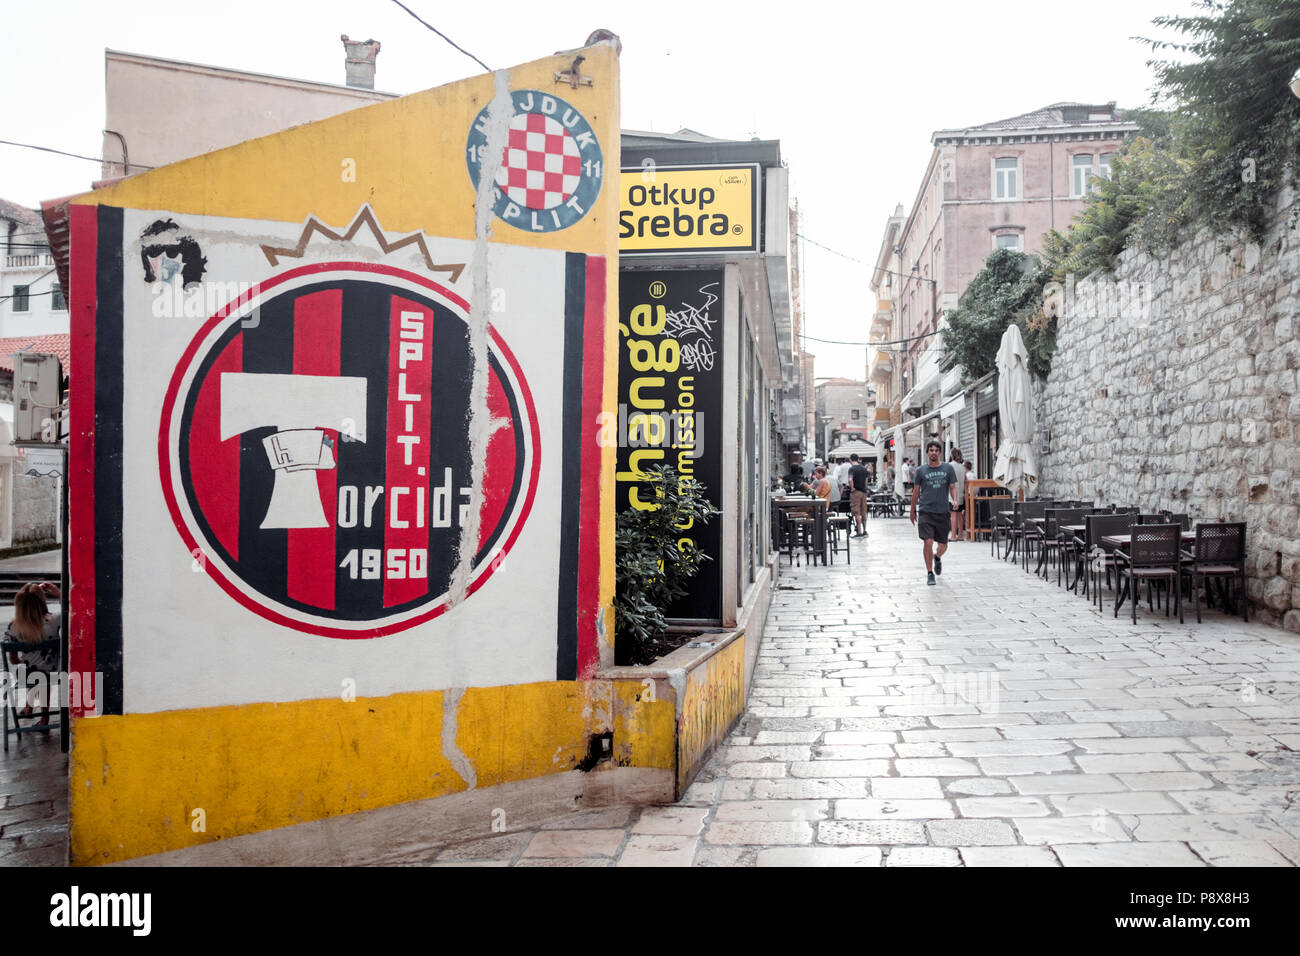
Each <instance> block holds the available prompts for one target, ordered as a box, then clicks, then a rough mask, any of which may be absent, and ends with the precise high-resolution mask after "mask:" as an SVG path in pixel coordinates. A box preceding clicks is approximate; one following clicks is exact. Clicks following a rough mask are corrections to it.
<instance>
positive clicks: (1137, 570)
mask: <svg viewBox="0 0 1300 956" xmlns="http://www.w3.org/2000/svg"><path fill="white" fill-rule="evenodd" d="M1130 531H1131V543H1130V545H1129V551H1128V553H1127V554H1125V553H1124V552H1123V551H1121V550H1118V549H1117V550H1116V552H1115V571H1116V574H1117V575H1118V580H1117V581H1116V591H1115V617H1119V606H1120V604H1122V603H1123V602H1124V595H1125V594H1129V593H1131V596H1132V604H1133V607H1132V613H1133V623H1134V624H1136V623H1137V602H1138V595H1139V592H1138V588H1139V586H1140V584H1141V582H1146V586H1147V607H1148V608H1151V609H1154V608H1153V607H1152V601H1151V594H1152V586H1153V585H1154V584H1155V583H1156V582H1157V581H1164V582H1168V583H1169V585H1170V588H1169V590H1170V591H1171V592H1172V595H1173V599H1174V607H1175V608H1176V609H1177V611H1178V623H1179V624H1181V623H1183V600H1182V589H1181V588H1180V587H1178V582H1179V580H1180V578H1181V576H1182V552H1181V551H1180V550H1179V548H1178V544H1179V536H1180V535H1181V534H1182V528H1180V527H1179V526H1178V525H1176V524H1140V525H1133V526H1132V528H1131V529H1130ZM1120 584H1122V585H1123V588H1122V589H1121V588H1120V587H1119V585H1120ZM1165 616H1166V617H1168V616H1169V599H1168V597H1166V599H1165Z"/></svg>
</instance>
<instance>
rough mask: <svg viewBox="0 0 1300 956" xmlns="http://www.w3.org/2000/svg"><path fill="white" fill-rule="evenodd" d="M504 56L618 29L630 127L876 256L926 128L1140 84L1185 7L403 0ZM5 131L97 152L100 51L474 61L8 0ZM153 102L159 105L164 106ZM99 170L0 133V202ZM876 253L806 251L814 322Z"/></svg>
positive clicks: (282, 70)
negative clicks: (722, 145)
mask: <svg viewBox="0 0 1300 956" xmlns="http://www.w3.org/2000/svg"><path fill="white" fill-rule="evenodd" d="M403 2H405V3H406V5H407V6H409V7H410V8H411V9H413V10H414V11H415V12H417V13H419V14H420V15H421V16H422V17H423V18H424V19H425V20H427V21H429V22H430V23H432V24H433V25H434V26H436V27H438V29H440V30H441V31H442V32H444V33H446V34H447V35H448V36H450V37H451V39H453V40H454V41H456V42H457V43H458V44H459V45H460V46H462V47H464V48H465V49H467V50H468V51H470V52H471V53H473V54H474V55H476V56H477V57H479V58H480V59H482V60H483V61H484V62H485V63H487V65H488V66H490V67H492V68H494V69H497V68H502V67H508V66H512V65H514V64H516V63H522V62H526V61H528V60H533V59H537V58H539V57H541V56H545V55H547V54H550V53H554V52H555V51H557V50H563V49H572V48H574V47H577V46H580V45H581V44H582V42H583V40H585V39H586V37H587V35H588V34H589V33H590V32H591V31H592V30H594V29H596V28H598V27H605V28H607V29H610V30H613V31H614V32H615V33H617V34H619V36H620V37H621V38H622V41H623V55H622V85H623V104H622V109H623V127H624V128H626V129H653V130H657V131H670V132H671V131H675V130H677V129H679V128H681V127H689V128H691V129H694V130H698V131H699V132H702V133H706V134H709V135H712V136H721V137H728V138H736V139H748V138H750V137H753V136H758V137H759V138H762V139H779V140H781V153H782V157H783V158H784V159H785V160H786V162H787V163H788V165H789V166H790V170H791V179H792V185H791V189H792V194H793V195H794V197H795V198H796V199H797V200H798V202H799V206H800V209H801V210H802V213H803V232H804V233H805V235H807V236H808V237H809V238H810V239H812V240H815V241H816V242H818V243H821V244H823V245H826V246H830V247H831V248H833V249H836V250H839V251H840V252H843V253H845V254H847V255H849V256H852V257H854V258H857V259H860V260H862V261H863V263H867V262H874V259H875V255H876V252H877V250H878V249H879V245H880V239H881V235H882V233H883V230H884V225H885V220H886V219H887V218H888V217H889V215H890V214H891V212H892V211H893V209H894V206H895V205H896V204H898V203H900V202H901V203H902V204H903V205H904V207H905V208H910V204H911V202H912V198H913V196H914V195H915V193H916V189H917V187H918V185H919V184H920V178H921V175H922V174H923V173H924V171H925V165H926V163H927V161H928V160H929V155H930V149H931V147H930V134H931V133H932V132H933V131H934V130H936V129H946V128H953V127H963V126H971V125H976V124H980V123H986V122H990V121H992V120H996V119H1001V118H1003V117H1007V116H1014V115H1016V114H1018V113H1025V112H1029V111H1030V110H1032V109H1036V108H1038V107H1040V106H1045V105H1047V104H1049V103H1054V102H1058V101H1061V100H1078V101H1083V102H1093V103H1102V102H1107V101H1109V100H1116V101H1118V103H1119V105H1120V106H1121V107H1131V106H1138V105H1144V104H1145V103H1146V102H1147V101H1148V99H1149V92H1150V86H1151V71H1150V70H1149V68H1148V67H1147V65H1146V61H1147V60H1148V59H1150V58H1151V53H1150V50H1149V48H1148V47H1146V46H1145V45H1143V44H1140V43H1138V42H1137V41H1135V40H1133V39H1132V37H1135V36H1147V37H1151V36H1164V37H1165V38H1170V37H1169V35H1168V34H1167V33H1163V34H1162V33H1161V32H1160V31H1158V30H1157V29H1156V28H1155V27H1154V26H1153V25H1152V24H1151V19H1152V17H1155V16H1158V15H1170V14H1186V13H1189V12H1191V11H1192V9H1193V4H1192V0H1092V2H1089V3H1082V4H1081V3H1073V2H1071V3H1066V2H1060V0H1050V2H1049V0H1038V2H1034V3H1031V4H1020V3H1015V2H1005V0H999V2H985V0H919V2H895V0H889V2H884V3H882V2H879V0H870V2H860V3H831V2H825V0H796V2H792V3H757V2H749V3H717V2H716V0H707V2H706V0H691V2H681V0H663V2H657V3H645V2H636V3H631V2H607V3H605V4H602V5H596V4H559V3H554V2H552V3H536V2H535V3H523V2H520V0H496V2H492V3H475V2H471V3H466V4H457V5H452V4H447V3H444V2H436V0H403ZM3 21H4V27H5V30H4V33H5V38H6V43H5V55H4V57H3V58H0V89H3V90H4V93H3V97H2V98H0V139H5V140H14V141H17V142H23V143H35V144H39V145H43V146H52V147H54V148H56V149H62V150H66V151H68V152H73V153H80V154H83V155H87V156H97V155H99V151H100V147H101V134H100V130H101V129H102V127H103V125H104V50H105V48H112V49H117V50H124V51H127V52H131V53H143V54H148V55H152V56H161V57H168V58H172V59H179V60H190V61H194V62H197V63H205V64H211V65H215V66H225V67H232V68H237V69H244V70H252V71H255V72H259V73H271V74H276V75H281V76H290V77H296V78H300V79H308V80H317V81H323V82H332V83H340V84H341V83H343V82H344V75H343V45H342V43H340V42H339V35H340V34H342V33H346V34H348V35H349V36H350V37H351V38H353V39H367V38H370V37H373V38H375V39H377V40H379V41H380V42H381V43H382V44H383V49H382V51H381V52H380V54H379V60H378V71H377V74H376V86H377V87H378V88H379V89H382V90H387V91H391V92H397V93H410V92H414V91H416V90H420V89H426V88H428V87H432V86H439V85H441V84H443V83H448V82H451V81H453V80H457V79H460V78H462V77H464V76H468V75H472V74H474V73H477V72H480V68H479V67H478V66H477V64H475V63H474V62H473V61H472V60H470V59H468V58H466V57H465V56H464V55H463V54H461V53H459V52H457V51H456V50H454V49H453V48H452V47H450V46H448V45H447V44H446V43H445V42H444V41H443V40H442V39H440V38H439V37H438V36H437V35H436V34H434V33H431V32H430V31H428V30H426V29H425V28H424V27H422V26H421V25H420V24H418V23H417V22H416V21H414V20H413V19H411V18H410V17H409V16H408V15H407V14H406V13H405V12H403V11H402V10H401V9H400V8H399V7H397V6H396V5H395V4H393V3H392V2H391V0H221V2H219V3H215V4H195V3H181V4H175V3H173V4H167V3H159V2H156V0H155V2H150V3H145V2H141V0H114V2H108V3H105V2H102V0H93V2H90V0H34V2H33V0H25V2H11V3H6V5H5V12H4V15H3ZM159 107H160V109H162V108H166V104H165V103H164V102H162V101H161V100H160V103H159ZM98 170H99V167H98V166H97V165H95V164H94V163H90V162H86V161H84V160H76V159H66V158H62V157H58V156H53V155H51V154H48V153H40V152H35V151H32V150H27V149H19V148H16V147H12V146H4V145H0V197H2V198H4V199H8V200H10V201H12V202H17V203H21V204H23V205H28V206H35V205H36V204H37V202H38V201H39V200H41V199H49V198H52V197H56V196H63V195H67V194H69V193H74V192H80V191H82V190H84V189H86V188H88V185H89V183H90V181H91V180H92V179H94V178H96V177H97V175H98ZM868 280H869V268H868V266H866V265H863V264H857V263H854V262H851V261H848V260H846V259H843V258H840V257H838V256H836V255H833V254H831V253H829V252H825V251H823V250H821V249H819V248H817V247H816V246H814V245H810V244H807V243H805V244H804V290H805V291H804V303H805V315H806V317H807V329H806V331H807V334H808V335H809V336H814V337H817V338H824V339H844V340H852V341H863V340H865V338H866V324H867V322H869V320H870V316H871V313H872V311H873V309H874V305H873V296H872V293H871V291H870V288H869V286H868V284H867V283H868ZM807 346H808V349H809V350H810V351H812V352H814V353H815V354H816V355H817V366H816V375H817V376H818V377H827V376H846V377H851V378H861V377H863V375H864V371H865V368H864V366H865V356H866V350H865V349H864V348H858V347H843V346H831V345H824V344H820V343H817V342H812V341H809V342H808V343H807Z"/></svg>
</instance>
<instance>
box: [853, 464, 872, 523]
mask: <svg viewBox="0 0 1300 956" xmlns="http://www.w3.org/2000/svg"><path fill="white" fill-rule="evenodd" d="M849 484H850V486H851V487H852V488H853V491H852V492H851V494H850V497H849V508H850V510H851V511H852V512H853V524H854V527H856V528H857V533H856V534H854V535H853V537H855V538H865V537H866V536H867V496H868V493H869V492H870V490H871V472H870V471H868V470H867V466H866V465H864V464H862V462H861V461H859V460H858V456H857V455H849Z"/></svg>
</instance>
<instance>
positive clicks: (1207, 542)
mask: <svg viewBox="0 0 1300 956" xmlns="http://www.w3.org/2000/svg"><path fill="white" fill-rule="evenodd" d="M1188 558H1190V560H1188ZM1182 573H1183V574H1184V575H1189V576H1190V577H1191V585H1192V603H1193V604H1194V605H1195V607H1196V623H1197V624H1200V623H1201V602H1200V596H1199V595H1200V586H1201V585H1202V584H1204V586H1205V589H1206V590H1205V596H1206V604H1207V605H1208V604H1209V596H1210V591H1209V587H1210V586H1209V580H1208V579H1211V578H1220V579H1224V578H1226V579H1228V580H1235V581H1236V582H1238V586H1237V589H1236V590H1237V595H1238V599H1239V600H1240V601H1241V619H1242V620H1243V621H1248V620H1250V616H1249V615H1250V602H1249V601H1247V600H1246V522H1244V521H1228V522H1203V523H1201V524H1198V525H1197V526H1196V544H1195V545H1194V546H1193V550H1192V552H1191V554H1190V555H1187V554H1186V553H1184V560H1183V565H1182ZM1222 597H1223V609H1224V611H1225V612H1226V611H1227V609H1228V601H1227V597H1228V595H1227V594H1226V593H1224V594H1223V595H1222Z"/></svg>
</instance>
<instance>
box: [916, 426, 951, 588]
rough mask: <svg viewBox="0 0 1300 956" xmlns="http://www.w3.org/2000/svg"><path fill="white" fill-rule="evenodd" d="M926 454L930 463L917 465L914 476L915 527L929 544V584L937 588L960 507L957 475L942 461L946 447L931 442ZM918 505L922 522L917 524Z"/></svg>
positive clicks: (926, 544) (925, 549)
mask: <svg viewBox="0 0 1300 956" xmlns="http://www.w3.org/2000/svg"><path fill="white" fill-rule="evenodd" d="M925 454H926V459H927V460H926V463H925V464H921V465H917V466H916V471H915V472H914V473H913V485H912V524H914V525H916V531H917V534H918V535H919V536H920V538H921V540H922V541H924V542H925V544H924V546H923V554H924V555H925V583H926V584H934V583H935V582H934V576H935V575H936V574H943V553H944V552H945V551H947V550H948V523H949V517H948V516H949V514H950V513H951V509H952V506H953V505H955V504H956V503H957V475H956V474H955V473H954V472H953V468H952V465H949V464H946V463H944V462H942V461H940V459H941V458H942V457H943V445H941V444H939V442H938V441H936V440H934V439H931V440H930V442H929V443H928V444H927V445H926V446H925ZM918 504H919V505H920V512H921V518H920V521H918V520H917V505H918ZM936 543H937V544H938V548H936V547H935V544H936Z"/></svg>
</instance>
